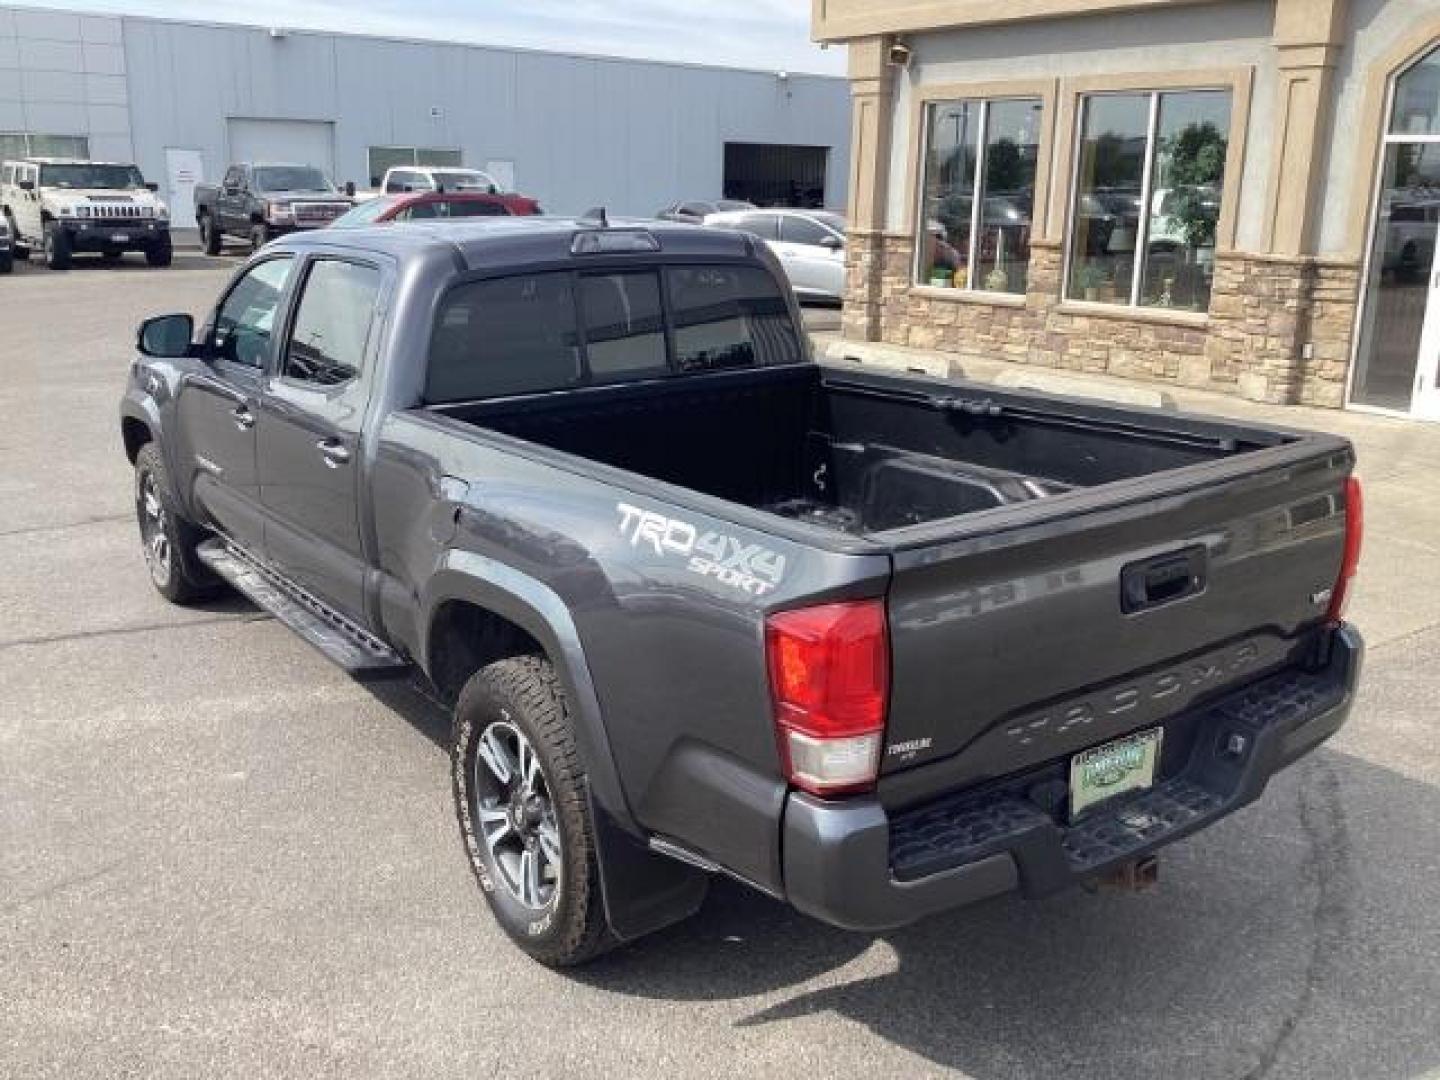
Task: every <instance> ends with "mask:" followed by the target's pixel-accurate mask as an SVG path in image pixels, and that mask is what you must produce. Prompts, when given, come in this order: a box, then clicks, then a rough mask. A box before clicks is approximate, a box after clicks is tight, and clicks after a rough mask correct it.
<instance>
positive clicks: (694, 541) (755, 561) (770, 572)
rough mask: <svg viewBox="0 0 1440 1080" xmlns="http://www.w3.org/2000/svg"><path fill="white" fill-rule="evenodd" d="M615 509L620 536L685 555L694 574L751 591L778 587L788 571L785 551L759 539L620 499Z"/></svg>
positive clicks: (756, 593)
mask: <svg viewBox="0 0 1440 1080" xmlns="http://www.w3.org/2000/svg"><path fill="white" fill-rule="evenodd" d="M615 509H617V510H619V511H620V535H621V536H623V537H625V539H626V540H629V541H630V545H631V546H632V547H637V548H638V547H645V548H649V549H651V550H653V551H654V552H655V554H656V555H661V556H665V555H678V556H681V557H683V558H685V559H686V560H687V562H686V568H687V569H688V570H689V571H690V572H691V573H692V574H699V575H701V576H702V577H710V578H714V579H715V580H716V581H719V582H721V583H722V584H725V585H729V586H731V587H732V588H736V589H739V590H741V591H742V592H747V593H749V594H750V595H751V596H764V595H765V594H766V593H769V592H772V591H774V589H775V587H776V586H777V585H779V584H780V581H781V579H782V578H783V577H784V576H785V556H784V555H780V554H777V553H776V552H773V551H771V550H769V549H768V548H764V547H761V546H760V545H759V544H747V543H745V542H744V541H743V540H737V539H736V538H735V537H733V536H727V535H725V534H724V533H717V532H708V531H707V532H703V533H702V532H701V531H700V530H698V529H697V528H695V526H694V525H691V524H690V523H689V522H688V521H681V520H680V519H679V518H670V517H666V516H665V515H664V514H657V513H655V512H654V511H653V510H642V509H640V507H638V506H631V505H630V504H629V503H617V504H616V505H615Z"/></svg>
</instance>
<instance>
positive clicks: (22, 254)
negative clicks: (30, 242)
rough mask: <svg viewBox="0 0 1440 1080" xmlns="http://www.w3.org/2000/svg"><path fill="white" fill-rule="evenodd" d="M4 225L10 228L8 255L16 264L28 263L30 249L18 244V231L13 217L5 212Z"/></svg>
mask: <svg viewBox="0 0 1440 1080" xmlns="http://www.w3.org/2000/svg"><path fill="white" fill-rule="evenodd" d="M5 224H6V225H8V226H10V254H11V255H12V256H13V257H14V258H15V260H16V261H17V262H28V261H29V259H30V249H29V248H28V247H26V246H25V245H24V244H22V243H21V242H20V230H19V229H17V228H15V215H14V214H12V213H10V211H9V210H6V211H5Z"/></svg>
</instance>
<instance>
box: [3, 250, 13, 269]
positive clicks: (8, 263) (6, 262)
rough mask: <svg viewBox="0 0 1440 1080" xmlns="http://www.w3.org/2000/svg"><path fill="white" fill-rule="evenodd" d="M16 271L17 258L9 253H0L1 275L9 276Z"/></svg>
mask: <svg viewBox="0 0 1440 1080" xmlns="http://www.w3.org/2000/svg"><path fill="white" fill-rule="evenodd" d="M14 269H15V256H14V255H12V254H11V253H10V252H8V251H0V274H8V273H10V271H12V270H14Z"/></svg>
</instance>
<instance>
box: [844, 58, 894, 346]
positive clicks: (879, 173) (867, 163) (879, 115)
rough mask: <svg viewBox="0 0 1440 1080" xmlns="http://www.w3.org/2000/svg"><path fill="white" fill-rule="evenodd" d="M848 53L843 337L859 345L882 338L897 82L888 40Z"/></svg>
mask: <svg viewBox="0 0 1440 1080" xmlns="http://www.w3.org/2000/svg"><path fill="white" fill-rule="evenodd" d="M848 44H849V49H850V98H851V110H852V111H851V119H850V201H849V215H848V216H849V234H848V241H847V243H846V250H845V308H844V312H843V314H842V316H841V332H842V333H843V335H844V336H845V337H847V338H851V339H853V340H858V341H876V340H878V339H879V337H880V312H881V306H882V303H883V300H884V291H883V282H882V279H883V277H884V272H885V207H886V203H887V201H888V198H889V190H890V185H889V180H890V131H891V122H890V117H891V112H892V111H893V105H894V100H893V79H892V75H891V68H890V67H889V65H888V63H887V59H888V53H889V46H890V39H889V38H887V37H868V38H857V39H856V40H854V41H851V42H849V43H848Z"/></svg>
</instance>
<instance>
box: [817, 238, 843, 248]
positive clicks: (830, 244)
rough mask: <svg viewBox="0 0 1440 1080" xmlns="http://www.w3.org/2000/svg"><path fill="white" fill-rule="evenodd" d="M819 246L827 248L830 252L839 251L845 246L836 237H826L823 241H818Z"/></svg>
mask: <svg viewBox="0 0 1440 1080" xmlns="http://www.w3.org/2000/svg"><path fill="white" fill-rule="evenodd" d="M820 246H821V247H823V248H828V249H829V250H831V251H839V250H841V249H842V248H843V247H844V246H845V241H844V240H841V239H840V237H838V236H827V237H825V239H824V240H821V241H820Z"/></svg>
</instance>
